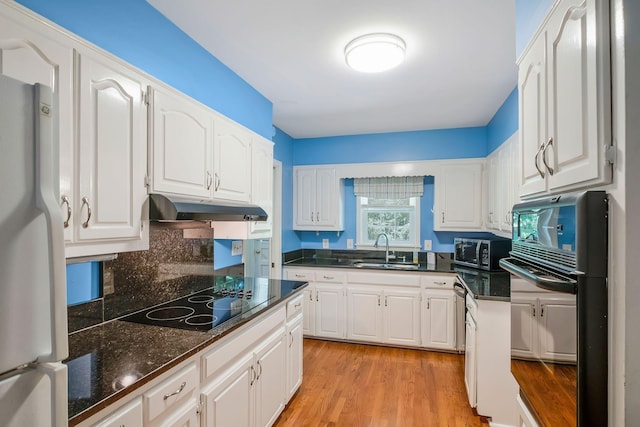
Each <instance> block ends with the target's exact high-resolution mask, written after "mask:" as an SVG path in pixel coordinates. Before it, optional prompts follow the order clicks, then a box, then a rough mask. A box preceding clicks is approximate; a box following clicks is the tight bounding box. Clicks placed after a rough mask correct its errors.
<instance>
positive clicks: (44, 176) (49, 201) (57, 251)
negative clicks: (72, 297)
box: [34, 84, 69, 362]
mask: <svg viewBox="0 0 640 427" xmlns="http://www.w3.org/2000/svg"><path fill="white" fill-rule="evenodd" d="M34 101H35V102H34V104H35V109H36V111H35V117H36V120H35V122H36V125H35V139H36V174H37V175H36V206H37V207H38V208H39V209H41V210H42V212H43V213H44V215H45V218H46V224H47V234H48V239H47V245H48V246H49V251H48V252H49V269H50V277H51V278H52V280H51V281H50V284H51V286H52V287H53V289H51V290H50V291H51V292H50V295H51V300H50V304H51V353H50V354H43V355H41V356H40V357H39V358H38V361H39V362H55V361H60V360H63V359H65V358H66V357H67V356H68V355H69V348H68V340H67V295H66V280H67V278H66V261H65V252H64V230H63V227H62V226H61V224H62V223H63V222H64V221H63V219H62V213H61V212H60V209H59V207H58V193H59V188H58V182H59V179H58V178H57V177H58V170H57V168H56V167H55V165H57V160H56V159H57V157H58V156H59V152H58V140H57V135H56V133H55V132H54V119H55V118H57V114H58V112H57V109H56V108H55V107H56V105H55V104H54V102H53V101H54V99H53V94H52V92H51V89H50V88H49V87H47V86H44V85H40V84H36V85H35V99H34Z"/></svg>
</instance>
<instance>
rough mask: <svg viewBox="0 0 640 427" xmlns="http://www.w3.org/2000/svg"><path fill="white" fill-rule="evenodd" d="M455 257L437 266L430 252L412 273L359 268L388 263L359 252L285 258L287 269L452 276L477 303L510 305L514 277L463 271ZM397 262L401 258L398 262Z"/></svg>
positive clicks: (310, 252) (439, 256)
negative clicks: (363, 263)
mask: <svg viewBox="0 0 640 427" xmlns="http://www.w3.org/2000/svg"><path fill="white" fill-rule="evenodd" d="M397 254H400V255H401V256H406V257H407V259H410V258H412V253H411V252H408V253H404V252H399V253H397ZM452 258H453V254H450V253H436V254H435V259H436V262H435V263H434V264H428V263H427V262H426V261H427V255H426V252H419V253H418V268H417V269H412V270H392V269H387V268H382V267H372V266H368V267H356V266H354V262H358V261H362V260H365V261H367V262H376V261H377V262H384V252H383V251H358V250H317V249H302V250H298V251H294V252H291V253H288V254H285V256H284V258H283V265H284V267H314V268H350V269H358V270H362V269H373V270H383V271H395V272H398V271H402V272H406V273H418V274H419V273H423V274H424V273H450V274H457V275H458V277H459V278H460V279H461V280H462V281H463V282H464V285H465V287H466V288H467V291H468V292H469V293H471V294H472V295H473V297H474V298H475V299H486V300H495V301H506V302H508V301H510V299H511V282H510V275H509V273H507V272H506V271H485V270H478V269H473V268H468V267H460V266H458V265H456V264H454V263H453V259H452ZM396 259H397V258H396Z"/></svg>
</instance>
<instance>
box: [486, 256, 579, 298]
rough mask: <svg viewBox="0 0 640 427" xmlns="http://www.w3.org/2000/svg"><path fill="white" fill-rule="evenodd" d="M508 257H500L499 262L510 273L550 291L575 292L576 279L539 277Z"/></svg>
mask: <svg viewBox="0 0 640 427" xmlns="http://www.w3.org/2000/svg"><path fill="white" fill-rule="evenodd" d="M509 260H510V258H502V259H501V260H500V262H499V264H500V267H502V268H503V269H505V270H507V271H508V272H509V273H511V274H515V275H516V276H518V277H520V278H522V279H524V280H526V281H528V282H531V283H533V284H534V285H536V286H537V287H539V288H543V289H547V290H550V291H557V292H563V293H566V294H576V293H577V283H578V282H577V281H575V280H572V279H564V280H562V279H559V278H555V277H551V276H549V277H541V276H538V275H536V274H533V273H532V272H530V271H528V270H526V269H524V268H522V267H520V266H518V265H515V264H513V263H512V262H510V261H509Z"/></svg>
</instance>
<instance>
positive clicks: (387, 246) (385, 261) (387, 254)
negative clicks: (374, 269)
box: [373, 233, 389, 264]
mask: <svg viewBox="0 0 640 427" xmlns="http://www.w3.org/2000/svg"><path fill="white" fill-rule="evenodd" d="M380 236H384V238H385V239H386V242H387V244H386V245H385V253H384V263H385V264H389V236H387V233H380V234H378V237H376V242H375V243H374V244H373V247H374V248H377V247H378V241H379V240H380Z"/></svg>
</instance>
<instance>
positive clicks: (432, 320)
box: [422, 289, 456, 350]
mask: <svg viewBox="0 0 640 427" xmlns="http://www.w3.org/2000/svg"><path fill="white" fill-rule="evenodd" d="M422 301H423V303H422V346H423V347H428V348H434V349H442V350H455V348H456V336H455V332H456V323H455V322H456V306H455V304H456V299H455V294H454V293H453V290H449V289H425V290H424V292H423V296H422Z"/></svg>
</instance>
